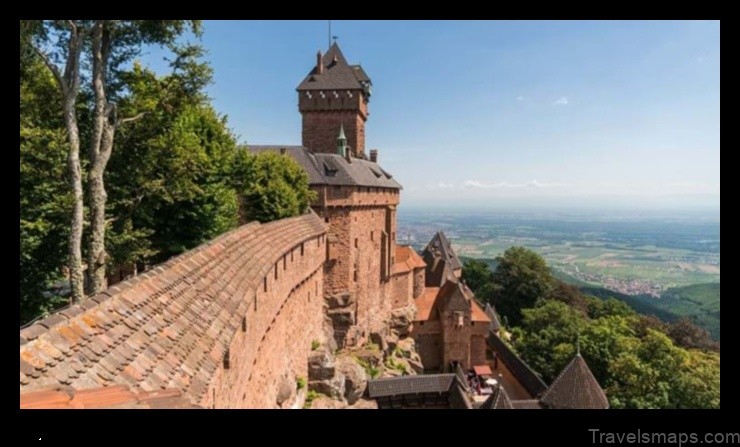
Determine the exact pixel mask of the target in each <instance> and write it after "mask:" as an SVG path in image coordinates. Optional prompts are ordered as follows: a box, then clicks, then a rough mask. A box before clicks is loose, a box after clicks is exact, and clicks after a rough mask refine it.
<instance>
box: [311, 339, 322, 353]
mask: <svg viewBox="0 0 740 447" xmlns="http://www.w3.org/2000/svg"><path fill="white" fill-rule="evenodd" d="M319 346H321V343H320V342H319V341H318V340H311V350H312V351H315V350H317V349H319Z"/></svg>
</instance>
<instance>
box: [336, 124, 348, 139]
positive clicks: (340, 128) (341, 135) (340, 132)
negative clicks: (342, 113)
mask: <svg viewBox="0 0 740 447" xmlns="http://www.w3.org/2000/svg"><path fill="white" fill-rule="evenodd" d="M337 140H343V141H347V137H346V136H345V135H344V124H340V125H339V136H338V137H337Z"/></svg>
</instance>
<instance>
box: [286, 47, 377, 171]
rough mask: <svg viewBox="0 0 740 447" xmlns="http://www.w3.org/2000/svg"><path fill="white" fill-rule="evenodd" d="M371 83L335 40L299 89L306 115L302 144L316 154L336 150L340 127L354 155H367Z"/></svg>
mask: <svg viewBox="0 0 740 447" xmlns="http://www.w3.org/2000/svg"><path fill="white" fill-rule="evenodd" d="M371 86H372V82H371V81H370V78H369V77H368V76H367V74H366V73H365V71H364V70H363V69H362V67H361V66H360V65H349V64H348V63H347V60H346V59H345V58H344V56H343V55H342V52H341V50H340V49H339V46H338V45H337V44H336V42H335V43H334V44H333V45H332V46H331V47H330V48H329V51H327V52H326V54H324V55H323V56H322V54H321V52H320V51H319V52H318V54H317V55H316V65H315V66H314V67H313V69H311V72H310V73H309V74H308V76H306V78H305V79H304V80H303V82H301V83H300V85H299V86H298V88H297V89H296V90H297V91H298V110H299V111H300V112H301V115H302V116H303V129H302V139H303V146H304V147H306V148H308V149H310V150H311V151H313V152H314V153H330V154H335V153H336V143H337V135H338V134H339V130H340V127H343V128H344V131H345V132H346V135H347V146H348V149H349V153H350V155H351V156H353V157H358V158H364V156H365V121H367V116H368V111H367V103H368V101H369V100H370V94H371V91H370V89H371Z"/></svg>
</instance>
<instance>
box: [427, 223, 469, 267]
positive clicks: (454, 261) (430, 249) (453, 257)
mask: <svg viewBox="0 0 740 447" xmlns="http://www.w3.org/2000/svg"><path fill="white" fill-rule="evenodd" d="M427 253H429V254H431V255H432V257H434V256H435V255H436V254H437V253H439V254H441V255H442V257H443V258H444V260H445V261H447V263H448V264H449V266H450V268H451V269H452V270H457V269H460V268H462V263H461V262H460V258H458V257H457V253H455V250H453V249H452V245H451V244H450V241H449V240H448V239H447V236H445V234H444V233H443V232H441V231H438V232H437V233H435V234H434V236H433V237H432V240H431V241H429V244H427V246H426V248H424V252H423V253H422V256H425V258H426V254H427Z"/></svg>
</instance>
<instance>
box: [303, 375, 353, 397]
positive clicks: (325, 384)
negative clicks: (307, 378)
mask: <svg viewBox="0 0 740 447" xmlns="http://www.w3.org/2000/svg"><path fill="white" fill-rule="evenodd" d="M344 384H345V377H344V374H342V373H340V372H335V373H334V376H332V377H330V378H327V379H324V380H314V381H311V382H308V390H309V391H315V392H317V393H320V394H324V395H326V396H329V397H331V398H332V399H336V400H341V401H344V400H345V397H344V395H345V386H344Z"/></svg>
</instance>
